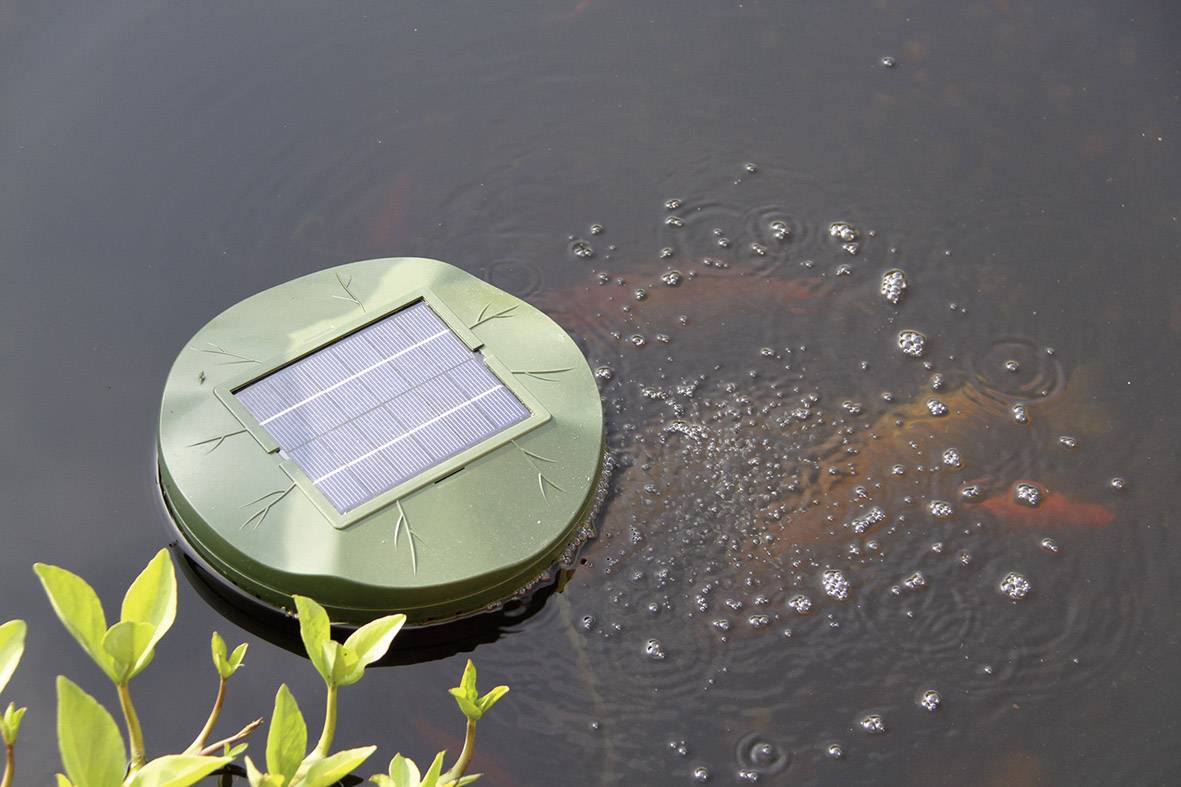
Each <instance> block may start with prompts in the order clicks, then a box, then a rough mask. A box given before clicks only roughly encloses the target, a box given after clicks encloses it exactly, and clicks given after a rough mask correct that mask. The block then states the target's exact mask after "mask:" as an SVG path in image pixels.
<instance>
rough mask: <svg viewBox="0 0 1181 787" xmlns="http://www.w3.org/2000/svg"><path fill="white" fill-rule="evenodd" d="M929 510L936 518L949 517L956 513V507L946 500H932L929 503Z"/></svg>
mask: <svg viewBox="0 0 1181 787" xmlns="http://www.w3.org/2000/svg"><path fill="white" fill-rule="evenodd" d="M927 511H929V512H930V513H931V516H933V517H935V518H936V519H948V518H949V517H951V515H952V514H954V513H955V509H954V508H952V507H951V503H949V502H947V501H946V500H932V501H931V502H930V503H928V504H927Z"/></svg>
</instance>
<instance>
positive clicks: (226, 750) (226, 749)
mask: <svg viewBox="0 0 1181 787" xmlns="http://www.w3.org/2000/svg"><path fill="white" fill-rule="evenodd" d="M249 747H250V744H249V743H239V744H237V745H236V746H230V744H228V743H227V744H226V745H225V746H223V747H222V749H221V756H222V757H229V758H230V759H231V760H234V759H237V757H238V755H239V754H241V753H242V752H244V751H246V749H247V748H249Z"/></svg>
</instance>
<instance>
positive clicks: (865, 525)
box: [849, 506, 886, 534]
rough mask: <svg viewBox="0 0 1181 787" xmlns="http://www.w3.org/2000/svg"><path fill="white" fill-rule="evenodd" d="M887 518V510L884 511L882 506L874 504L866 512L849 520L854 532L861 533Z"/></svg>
mask: <svg viewBox="0 0 1181 787" xmlns="http://www.w3.org/2000/svg"><path fill="white" fill-rule="evenodd" d="M885 520H886V512H885V511H883V510H882V509H881V507H880V506H873V507H872V508H870V509H869V510H868V511H866V512H865V513H864V514H861V515H860V516H857V517H854V518H853V520H852V521H851V522H849V527H850V528H852V530H853V532H854V533H857V534H861V533H864V532H865V531H866V530H869V529H870V528H871V527H873V526H874V525H876V524H879V523H881V522H884V521H885Z"/></svg>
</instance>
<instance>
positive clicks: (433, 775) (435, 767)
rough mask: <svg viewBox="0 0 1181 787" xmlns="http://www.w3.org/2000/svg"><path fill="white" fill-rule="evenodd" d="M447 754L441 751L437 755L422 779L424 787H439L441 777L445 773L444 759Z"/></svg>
mask: <svg viewBox="0 0 1181 787" xmlns="http://www.w3.org/2000/svg"><path fill="white" fill-rule="evenodd" d="M446 754H447V752H443V751H441V752H439V753H438V754H436V755H435V760H434V762H432V763H431V767H429V768H427V771H426V775H425V776H423V777H422V787H439V775H440V774H441V773H442V772H443V757H444V755H446Z"/></svg>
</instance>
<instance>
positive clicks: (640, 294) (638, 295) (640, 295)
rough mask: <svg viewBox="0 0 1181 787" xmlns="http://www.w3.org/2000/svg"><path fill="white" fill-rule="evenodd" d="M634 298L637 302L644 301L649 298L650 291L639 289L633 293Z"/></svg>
mask: <svg viewBox="0 0 1181 787" xmlns="http://www.w3.org/2000/svg"><path fill="white" fill-rule="evenodd" d="M632 297H633V298H635V299H636V300H637V301H642V300H644V299H646V298H647V297H648V291H647V290H645V289H644V288H643V287H637V288H636V291H635V292H633V293H632Z"/></svg>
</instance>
